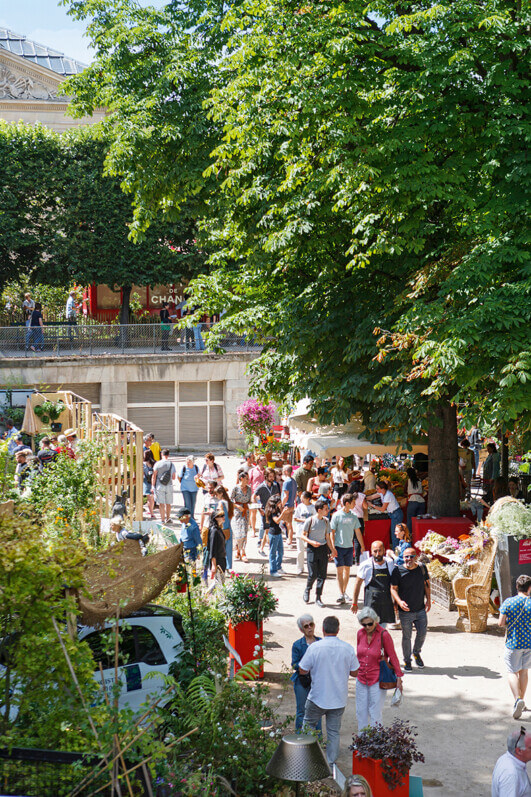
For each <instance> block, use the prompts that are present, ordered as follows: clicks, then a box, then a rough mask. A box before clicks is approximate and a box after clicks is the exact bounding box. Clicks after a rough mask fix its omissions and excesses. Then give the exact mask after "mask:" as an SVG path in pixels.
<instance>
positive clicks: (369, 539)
mask: <svg viewBox="0 0 531 797" xmlns="http://www.w3.org/2000/svg"><path fill="white" fill-rule="evenodd" d="M363 540H364V542H365V549H366V550H367V551H369V553H370V550H371V544H372V543H373V542H374V541H375V540H381V541H382V542H383V544H384V545H385V550H387V549H388V548H389V547H390V546H391V521H390V519H389V518H382V519H381V520H380V519H379V518H377V519H376V520H366V521H365V530H364V532H363Z"/></svg>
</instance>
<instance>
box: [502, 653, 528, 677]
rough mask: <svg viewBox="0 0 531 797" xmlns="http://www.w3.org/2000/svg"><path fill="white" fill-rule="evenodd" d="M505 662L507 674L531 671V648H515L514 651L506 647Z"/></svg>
mask: <svg viewBox="0 0 531 797" xmlns="http://www.w3.org/2000/svg"><path fill="white" fill-rule="evenodd" d="M503 660H504V662H505V666H506V667H507V672H510V673H516V672H519V671H520V670H530V669H531V648H515V649H514V650H513V649H511V648H508V647H506V648H505V650H504V653H503Z"/></svg>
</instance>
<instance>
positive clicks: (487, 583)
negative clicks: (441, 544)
mask: <svg viewBox="0 0 531 797" xmlns="http://www.w3.org/2000/svg"><path fill="white" fill-rule="evenodd" d="M495 554H496V540H491V541H490V542H489V543H488V544H487V545H486V546H485V548H484V549H483V552H482V553H481V554H480V557H479V560H478V562H477V564H475V565H472V568H471V570H472V573H471V575H470V577H465V576H456V577H455V578H454V580H453V581H452V587H453V590H454V593H455V605H456V608H457V611H458V612H459V617H458V618H457V623H456V627H457V628H459V629H460V630H461V631H468V632H470V633H472V634H480V633H481V632H482V631H485V630H486V628H487V617H488V615H489V598H490V593H491V582H492V571H493V568H494V557H495Z"/></svg>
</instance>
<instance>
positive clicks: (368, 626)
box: [362, 620, 374, 628]
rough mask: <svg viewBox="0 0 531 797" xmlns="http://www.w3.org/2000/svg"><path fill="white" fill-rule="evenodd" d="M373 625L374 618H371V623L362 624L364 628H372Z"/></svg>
mask: <svg viewBox="0 0 531 797" xmlns="http://www.w3.org/2000/svg"><path fill="white" fill-rule="evenodd" d="M371 625H374V620H371V622H370V623H362V626H363V627H364V628H370V627H371Z"/></svg>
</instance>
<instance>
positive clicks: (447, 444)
mask: <svg viewBox="0 0 531 797" xmlns="http://www.w3.org/2000/svg"><path fill="white" fill-rule="evenodd" d="M428 456H429V471H428V479H429V482H428V487H429V490H428V511H429V513H430V514H431V515H436V516H438V517H458V516H459V471H458V467H459V466H458V457H457V411H456V408H455V406H453V405H451V404H449V403H448V404H445V403H441V405H440V407H437V409H435V411H434V412H433V413H432V420H431V422H430V423H429V426H428Z"/></svg>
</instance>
